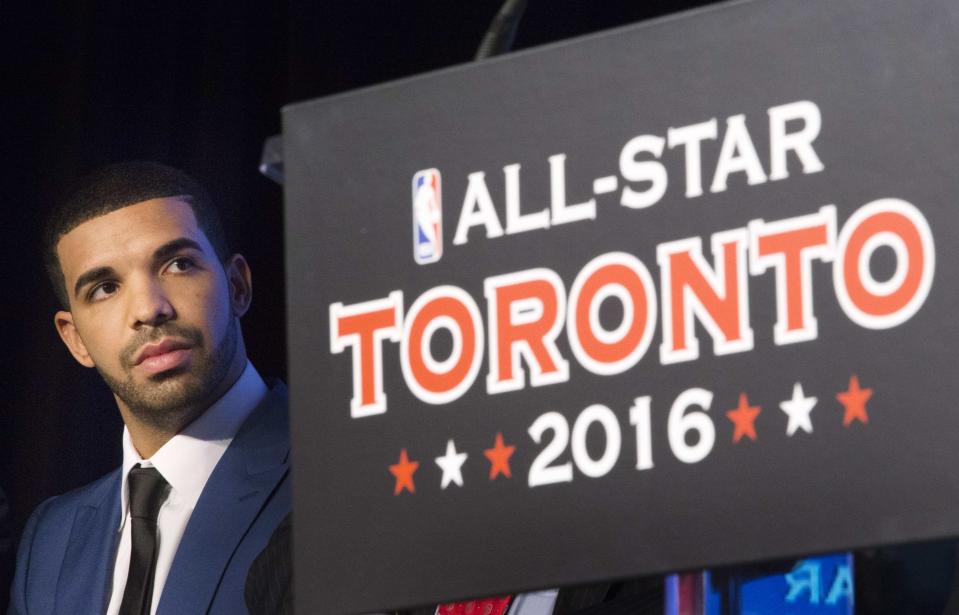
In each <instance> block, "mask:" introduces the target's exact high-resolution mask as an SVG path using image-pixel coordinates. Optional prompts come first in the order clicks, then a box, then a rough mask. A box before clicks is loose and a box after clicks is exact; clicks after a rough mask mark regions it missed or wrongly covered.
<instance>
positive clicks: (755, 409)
mask: <svg viewBox="0 0 959 615" xmlns="http://www.w3.org/2000/svg"><path fill="white" fill-rule="evenodd" d="M760 412H762V408H760V407H759V406H750V405H749V400H748V399H747V398H746V394H745V393H740V394H739V406H737V407H736V408H735V409H734V410H730V411H729V412H727V413H726V417H727V418H729V420H730V421H732V422H733V425H734V426H735V429H734V431H733V444H738V443H739V441H740V440H742V438H743V436H746V437H748V438H749V439H750V440H752V441H753V442H755V441H756V417H757V416H759V413H760Z"/></svg>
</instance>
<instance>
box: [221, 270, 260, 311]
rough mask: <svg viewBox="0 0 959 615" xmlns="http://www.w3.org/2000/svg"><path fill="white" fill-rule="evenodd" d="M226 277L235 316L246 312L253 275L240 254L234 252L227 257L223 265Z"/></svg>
mask: <svg viewBox="0 0 959 615" xmlns="http://www.w3.org/2000/svg"><path fill="white" fill-rule="evenodd" d="M223 269H224V270H225V271H226V279H227V282H228V283H229V285H230V305H231V306H233V313H234V314H236V315H237V317H238V318H239V317H241V316H243V315H244V314H246V312H247V310H249V309H250V302H251V301H252V300H253V277H252V275H251V274H250V266H249V265H248V264H247V262H246V259H245V258H243V255H241V254H234V255H233V256H231V257H230V258H228V259H227V261H226V263H225V264H224V266H223Z"/></svg>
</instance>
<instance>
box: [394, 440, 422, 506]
mask: <svg viewBox="0 0 959 615" xmlns="http://www.w3.org/2000/svg"><path fill="white" fill-rule="evenodd" d="M418 467H420V462H418V461H410V460H409V457H407V456H406V449H405V448H404V449H403V450H401V451H400V462H399V463H394V464H393V465H391V466H390V474H392V475H393V476H395V477H396V487H395V488H394V489H393V495H399V494H400V493H402V492H403V490H404V489H407V490H409V492H410V493H416V487H414V486H413V472H416V468H418Z"/></svg>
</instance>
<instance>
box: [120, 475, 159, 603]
mask: <svg viewBox="0 0 959 615" xmlns="http://www.w3.org/2000/svg"><path fill="white" fill-rule="evenodd" d="M127 484H128V485H129V487H130V522H131V529H130V535H131V537H132V543H133V549H132V551H131V553H130V572H129V574H128V575H127V585H126V587H125V588H124V590H123V602H121V603H120V615H149V614H150V606H151V605H152V603H153V574H154V571H155V570H156V561H157V551H158V548H157V515H158V514H160V506H161V505H162V504H163V500H164V499H165V498H166V492H167V486H168V484H167V482H166V481H165V480H163V477H162V476H160V473H159V472H158V471H157V469H156V468H141V467H140V465H139V464H137V465H135V466H133V469H132V470H130V475H129V476H128V478H127Z"/></svg>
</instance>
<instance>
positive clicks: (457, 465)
mask: <svg viewBox="0 0 959 615" xmlns="http://www.w3.org/2000/svg"><path fill="white" fill-rule="evenodd" d="M467 457H468V455H467V454H466V453H457V452H456V447H455V446H453V441H452V440H450V441H448V442H447V443H446V454H445V455H443V456H442V457H437V458H436V465H438V466H439V467H440V469H442V470H443V483H442V484H441V485H440V487H441V488H443V489H446V486H447V485H449V484H450V483H451V482H453V483H456V484H457V485H458V486H460V487H462V486H463V471H462V468H463V462H464V461H466V458H467Z"/></svg>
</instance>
